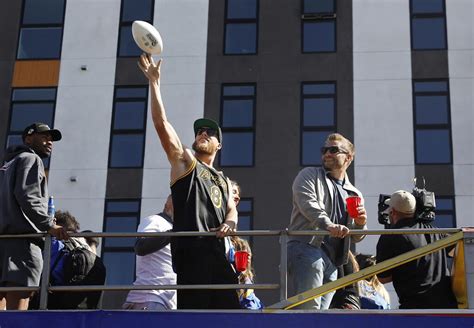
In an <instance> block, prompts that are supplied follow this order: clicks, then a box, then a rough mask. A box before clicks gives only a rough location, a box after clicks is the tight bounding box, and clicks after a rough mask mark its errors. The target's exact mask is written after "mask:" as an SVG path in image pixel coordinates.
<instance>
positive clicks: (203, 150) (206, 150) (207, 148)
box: [193, 141, 215, 155]
mask: <svg viewBox="0 0 474 328" xmlns="http://www.w3.org/2000/svg"><path fill="white" fill-rule="evenodd" d="M212 148H213V147H212V144H211V143H210V142H208V143H207V144H205V143H201V144H198V143H197V142H196V141H194V142H193V150H194V151H195V152H196V154H203V155H213V154H214V153H215V149H212Z"/></svg>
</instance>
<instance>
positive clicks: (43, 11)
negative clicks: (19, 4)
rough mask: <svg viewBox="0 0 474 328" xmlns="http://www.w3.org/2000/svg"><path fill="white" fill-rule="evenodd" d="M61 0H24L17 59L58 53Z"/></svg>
mask: <svg viewBox="0 0 474 328" xmlns="http://www.w3.org/2000/svg"><path fill="white" fill-rule="evenodd" d="M65 4H66V1H65V0H42V1H35V0H24V3H23V16H22V21H21V26H20V37H19V41H18V52H17V58H18V59H58V58H60V57H61V42H62V35H63V24H64V10H65Z"/></svg>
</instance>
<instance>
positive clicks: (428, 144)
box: [416, 129, 451, 164]
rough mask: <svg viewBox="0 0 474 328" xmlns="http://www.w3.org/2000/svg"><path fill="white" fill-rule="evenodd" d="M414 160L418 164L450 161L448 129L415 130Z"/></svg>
mask: <svg viewBox="0 0 474 328" xmlns="http://www.w3.org/2000/svg"><path fill="white" fill-rule="evenodd" d="M416 160H417V163H418V164H428V163H435V164H449V163H451V144H450V138H449V130H447V129H445V130H437V129H430V130H417V131H416Z"/></svg>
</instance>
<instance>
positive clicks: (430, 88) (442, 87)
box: [414, 81, 448, 93]
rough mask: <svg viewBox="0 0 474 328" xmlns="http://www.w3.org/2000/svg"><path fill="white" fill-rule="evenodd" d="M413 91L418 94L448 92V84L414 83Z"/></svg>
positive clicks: (435, 82) (438, 82)
mask: <svg viewBox="0 0 474 328" xmlns="http://www.w3.org/2000/svg"><path fill="white" fill-rule="evenodd" d="M414 89H415V92H416V93H420V92H430V93H433V92H443V91H444V92H448V83H447V82H446V81H423V82H415V84H414Z"/></svg>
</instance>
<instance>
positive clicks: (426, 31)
mask: <svg viewBox="0 0 474 328" xmlns="http://www.w3.org/2000/svg"><path fill="white" fill-rule="evenodd" d="M445 30H446V26H445V19H444V18H436V17H435V18H415V19H413V20H412V38H413V49H415V50H419V49H446V38H445Z"/></svg>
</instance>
